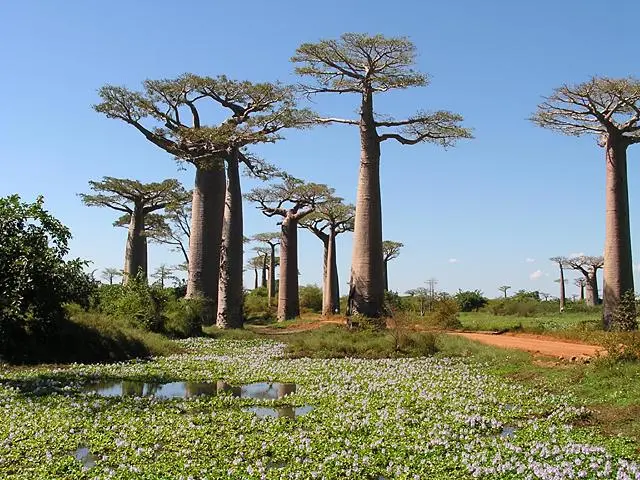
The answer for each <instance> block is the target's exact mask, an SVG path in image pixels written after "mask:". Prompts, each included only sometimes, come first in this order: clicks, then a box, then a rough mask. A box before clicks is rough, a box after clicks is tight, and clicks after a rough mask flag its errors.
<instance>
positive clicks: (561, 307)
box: [560, 264, 566, 312]
mask: <svg viewBox="0 0 640 480" xmlns="http://www.w3.org/2000/svg"><path fill="white" fill-rule="evenodd" d="M565 302H566V298H565V293H564V268H563V267H562V264H560V311H561V312H564V304H565Z"/></svg>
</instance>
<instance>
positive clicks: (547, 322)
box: [459, 312, 600, 333]
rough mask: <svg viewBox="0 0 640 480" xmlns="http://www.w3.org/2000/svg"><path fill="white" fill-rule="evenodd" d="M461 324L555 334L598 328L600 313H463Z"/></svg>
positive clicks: (470, 326)
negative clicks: (561, 331) (521, 314)
mask: <svg viewBox="0 0 640 480" xmlns="http://www.w3.org/2000/svg"><path fill="white" fill-rule="evenodd" d="M459 316H460V322H461V323H462V327H463V328H464V329H465V330H474V331H476V330H477V331H485V330H490V331H502V330H504V331H519V330H520V331H529V332H535V333H540V332H550V331H551V332H553V331H559V330H575V329H587V328H597V327H599V325H600V313H599V312H563V313H560V312H557V313H543V314H536V315H533V316H529V317H519V316H513V315H494V314H492V313H491V312H461V313H460V314H459Z"/></svg>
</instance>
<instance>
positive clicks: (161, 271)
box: [151, 263, 175, 288]
mask: <svg viewBox="0 0 640 480" xmlns="http://www.w3.org/2000/svg"><path fill="white" fill-rule="evenodd" d="M174 271H175V270H174V269H173V268H171V267H168V266H167V265H165V264H164V263H162V264H161V265H160V266H159V267H158V268H156V270H155V271H154V272H153V273H152V274H151V278H155V279H156V280H157V283H158V284H159V285H160V288H164V282H165V280H170V279H172V278H174V277H173V272H174Z"/></svg>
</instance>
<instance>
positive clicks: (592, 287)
mask: <svg viewBox="0 0 640 480" xmlns="http://www.w3.org/2000/svg"><path fill="white" fill-rule="evenodd" d="M586 280H587V285H586V293H587V298H586V301H585V303H586V304H587V305H589V306H591V307H594V306H596V305H597V304H598V303H599V298H598V276H597V274H596V272H588V274H587V275H586Z"/></svg>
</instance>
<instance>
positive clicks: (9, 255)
mask: <svg viewBox="0 0 640 480" xmlns="http://www.w3.org/2000/svg"><path fill="white" fill-rule="evenodd" d="M43 204H44V200H43V199H42V197H38V199H37V200H36V201H35V202H34V203H31V204H29V203H23V202H21V201H20V197H19V196H18V195H11V196H9V197H5V198H0V355H4V356H5V357H6V358H11V357H12V356H14V355H16V354H18V353H19V352H20V350H21V349H22V348H23V344H24V343H25V342H26V341H27V337H34V338H38V339H41V338H44V337H46V336H47V335H49V334H50V333H51V332H52V331H55V329H56V328H57V326H58V324H59V323H60V322H62V321H64V318H65V311H64V304H65V303H67V302H77V303H79V304H81V305H83V306H84V307H85V308H86V307H88V305H89V297H90V295H91V292H92V290H93V289H94V288H95V282H94V281H93V278H92V277H91V276H89V275H87V274H86V273H85V272H84V271H83V268H84V267H85V266H86V265H87V262H83V261H81V260H79V259H75V260H70V261H66V260H65V259H64V257H65V256H66V255H67V254H68V253H69V248H68V242H69V240H70V238H71V233H70V231H69V229H68V228H67V227H65V226H64V225H63V224H62V223H61V222H60V221H59V220H57V219H56V218H54V217H53V216H52V215H50V214H49V213H48V212H47V211H46V210H45V209H44V208H43Z"/></svg>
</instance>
